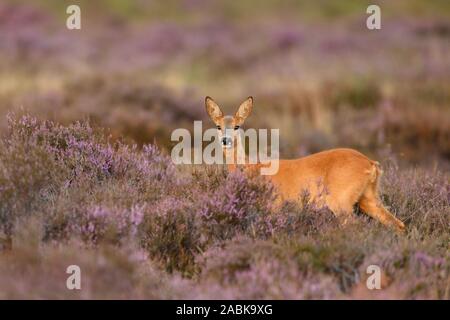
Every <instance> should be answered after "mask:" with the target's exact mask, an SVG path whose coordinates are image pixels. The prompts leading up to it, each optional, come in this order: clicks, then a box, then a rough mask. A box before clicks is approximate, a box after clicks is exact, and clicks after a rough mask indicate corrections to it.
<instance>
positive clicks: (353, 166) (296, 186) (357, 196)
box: [205, 97, 405, 232]
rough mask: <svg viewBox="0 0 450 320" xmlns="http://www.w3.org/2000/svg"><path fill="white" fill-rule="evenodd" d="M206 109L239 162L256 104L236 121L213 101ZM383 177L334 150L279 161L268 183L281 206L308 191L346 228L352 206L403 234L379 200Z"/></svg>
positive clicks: (248, 103) (361, 158)
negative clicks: (245, 125) (244, 130)
mask: <svg viewBox="0 0 450 320" xmlns="http://www.w3.org/2000/svg"><path fill="white" fill-rule="evenodd" d="M205 105H206V111H207V113H208V115H209V116H210V118H211V119H212V121H213V122H214V123H215V124H216V126H217V129H218V136H219V139H220V140H219V141H220V142H221V145H222V149H223V152H224V154H225V156H226V157H231V158H234V159H236V157H237V154H238V152H237V150H238V149H239V148H243V145H242V141H241V137H240V135H239V134H236V132H237V130H238V129H239V128H240V126H241V125H242V124H243V123H244V121H245V119H246V118H247V117H248V116H249V115H250V113H251V111H252V108H253V98H252V97H249V98H247V99H246V100H245V101H244V102H243V103H242V104H241V105H240V106H239V109H238V111H237V112H236V114H235V115H234V116H224V114H223V113H222V111H221V110H220V108H219V106H218V105H217V104H216V103H215V102H214V100H213V99H211V98H210V97H206V99H205ZM230 132H231V134H230ZM241 152H242V153H243V154H245V153H244V152H243V151H241ZM245 157H246V158H247V156H245ZM236 163H237V161H232V163H227V165H228V169H229V170H230V171H233V170H236ZM257 167H261V164H248V161H245V164H244V170H245V171H247V170H249V169H250V170H251V169H252V168H253V169H254V168H257ZM381 174H382V171H381V169H380V165H379V163H378V162H377V161H373V160H371V159H369V158H368V157H366V156H365V155H363V154H362V153H360V152H358V151H356V150H352V149H331V150H327V151H322V152H319V153H316V154H312V155H309V156H306V157H303V158H299V159H285V160H281V159H280V160H279V164H278V172H277V173H275V174H274V175H270V176H269V175H268V176H266V177H267V178H268V179H270V180H271V182H272V184H273V185H274V187H275V189H276V191H277V194H278V199H277V200H278V201H280V202H282V201H283V200H294V201H297V200H299V199H300V195H301V192H305V191H306V192H307V193H308V195H309V197H310V201H314V202H317V201H323V202H322V203H323V204H325V205H326V206H327V207H328V208H329V209H330V210H331V211H332V212H333V213H334V214H335V215H336V216H337V217H338V218H340V219H342V221H344V222H345V221H346V220H347V219H348V218H350V217H351V215H352V213H353V206H354V205H355V204H359V206H360V208H361V210H362V211H364V212H365V213H366V214H368V215H369V216H371V217H372V218H374V219H376V220H378V221H379V222H381V223H382V224H384V225H387V226H390V227H393V228H394V229H396V230H397V231H400V232H402V231H404V229H405V225H404V224H403V222H401V221H400V220H398V219H397V218H396V217H394V215H392V214H391V213H390V212H389V211H388V210H386V209H385V208H384V206H383V204H382V203H381V200H380V197H379V194H378V187H379V181H380V176H381ZM322 190H325V192H322Z"/></svg>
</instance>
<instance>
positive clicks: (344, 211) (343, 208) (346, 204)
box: [327, 198, 353, 225]
mask: <svg viewBox="0 0 450 320" xmlns="http://www.w3.org/2000/svg"><path fill="white" fill-rule="evenodd" d="M327 207H328V209H330V210H331V211H332V212H333V213H334V215H335V216H336V217H337V218H338V220H339V222H340V223H341V224H342V225H346V224H347V223H349V222H350V221H351V220H352V217H353V205H352V204H351V202H350V201H346V200H342V199H330V198H329V199H327Z"/></svg>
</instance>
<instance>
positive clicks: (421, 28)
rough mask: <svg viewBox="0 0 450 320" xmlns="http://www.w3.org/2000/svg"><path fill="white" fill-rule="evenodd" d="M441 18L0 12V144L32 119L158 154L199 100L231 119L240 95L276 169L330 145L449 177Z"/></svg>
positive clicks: (352, 0)
mask: <svg viewBox="0 0 450 320" xmlns="http://www.w3.org/2000/svg"><path fill="white" fill-rule="evenodd" d="M374 3H376V4H378V5H379V6H380V7H381V16H382V18H381V30H373V31H372V30H368V29H367V28H366V19H367V17H368V14H367V13H366V9H367V6H368V5H369V4H374ZM71 4H78V5H79V6H80V7H81V26H82V28H81V30H68V29H67V28H66V19H67V17H68V16H69V15H68V14H67V13H66V8H67V6H69V5H71ZM449 18H450V1H448V0H433V1H423V0H396V1H387V0H386V1H357V0H348V1H343V0H340V1H332V0H329V1H327V0H319V1H303V0H285V1H275V0H259V1H225V0H212V1H207V0H177V1H175V0H165V1H143V0H133V1H120V0H109V1H106V0H97V1H87V0H86V1H75V0H71V1H62V0H34V1H21V0H14V1H11V0H2V2H1V4H0V131H4V130H6V114H7V113H8V112H10V111H15V112H18V113H20V112H30V113H32V114H36V115H38V116H39V117H41V118H48V119H53V120H57V121H58V122H61V123H63V124H66V123H70V122H73V121H75V120H78V119H90V120H91V122H92V123H93V124H94V125H97V126H101V127H106V128H108V130H109V132H110V134H111V135H112V137H113V138H119V137H123V139H125V141H128V142H130V143H134V142H136V143H138V144H143V143H148V142H153V141H156V143H157V144H158V145H159V146H161V147H162V148H163V149H166V150H170V147H171V142H170V134H171V132H172V130H173V129H175V128H180V127H186V128H191V127H192V123H193V121H194V120H208V119H207V115H206V113H205V111H204V105H203V103H204V102H203V101H204V96H206V95H210V96H212V97H213V98H214V99H215V100H216V101H217V102H218V103H219V105H221V106H222V108H223V110H224V111H225V112H227V113H234V111H235V109H236V108H237V106H238V105H239V104H240V102H241V101H243V100H244V99H245V98H246V97H247V96H249V95H252V96H254V98H255V108H254V112H253V115H252V116H251V117H250V118H249V119H248V122H247V127H255V128H280V135H281V136H280V143H281V150H280V152H281V155H282V156H283V157H286V158H287V157H298V156H303V155H306V154H309V153H312V152H316V151H320V150H323V149H326V148H332V147H336V146H342V147H352V148H357V149H359V150H361V151H363V152H365V153H367V154H368V155H370V156H372V157H377V158H380V160H383V157H386V156H387V155H389V154H395V155H396V156H397V157H398V158H399V159H400V162H401V163H402V164H403V165H408V166H409V165H420V166H424V167H435V166H439V167H441V168H444V169H445V168H450V41H449V40H450V19H449ZM208 121H209V120H208ZM208 123H209V122H208ZM209 124H210V125H211V126H212V123H209Z"/></svg>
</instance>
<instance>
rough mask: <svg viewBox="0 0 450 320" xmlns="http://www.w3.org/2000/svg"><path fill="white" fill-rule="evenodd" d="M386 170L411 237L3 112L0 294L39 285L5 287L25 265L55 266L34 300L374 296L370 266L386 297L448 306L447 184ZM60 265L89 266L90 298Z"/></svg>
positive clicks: (389, 193) (92, 132)
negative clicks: (67, 280)
mask: <svg viewBox="0 0 450 320" xmlns="http://www.w3.org/2000/svg"><path fill="white" fill-rule="evenodd" d="M386 163H387V165H388V167H387V168H386V169H387V170H386V173H385V179H384V180H383V182H384V185H383V190H384V193H383V197H384V198H385V202H386V204H387V205H389V207H390V208H391V210H392V211H393V212H394V213H395V214H396V215H397V216H399V217H400V218H401V219H402V220H404V221H406V222H407V224H408V232H407V234H406V235H397V234H395V233H394V232H393V231H392V230H388V229H386V228H385V227H383V226H380V225H379V224H378V223H377V222H375V221H371V220H370V219H369V218H368V217H366V216H364V215H356V216H355V220H354V221H352V222H351V223H350V224H347V225H345V226H341V225H340V224H339V223H338V222H337V221H336V219H335V218H334V217H333V215H332V213H331V212H330V211H328V210H326V209H323V208H316V207H315V206H313V205H310V206H308V205H306V206H300V205H298V204H295V203H286V204H284V205H283V206H282V207H276V206H273V205H272V202H273V199H274V198H273V197H274V191H273V188H271V186H270V185H268V184H267V183H264V181H263V180H262V179H261V177H259V176H246V175H244V174H243V173H242V172H239V171H237V172H233V173H228V172H227V171H225V170H223V169H222V168H220V167H209V166H200V167H196V168H192V169H191V170H184V169H182V168H178V167H175V165H173V164H172V162H171V160H170V158H169V157H168V156H167V155H165V154H164V153H163V152H161V151H160V150H159V148H158V147H157V146H156V145H153V144H148V145H145V146H143V147H142V148H138V147H137V146H128V145H124V144H123V143H122V142H119V141H114V142H112V141H111V140H110V138H109V137H108V136H107V135H105V134H104V131H103V130H101V129H100V128H93V127H92V126H91V125H90V124H89V123H87V122H77V123H74V124H72V125H69V126H62V125H59V124H57V123H54V122H52V121H49V120H40V119H36V118H34V117H32V116H29V115H24V116H21V117H19V116H16V115H10V116H9V130H8V133H7V134H6V135H5V136H4V137H3V138H2V143H1V152H0V165H1V168H2V170H1V175H0V179H1V182H2V184H1V185H2V193H1V211H0V212H1V216H0V217H1V221H2V224H1V225H2V235H3V236H2V238H5V239H6V238H11V239H12V248H9V250H8V248H4V253H2V255H1V257H0V259H1V260H2V263H1V265H2V274H4V275H5V276H2V282H4V286H3V287H5V288H7V289H6V291H4V293H3V295H4V296H3V297H5V298H8V297H24V296H22V295H21V294H20V286H21V285H25V286H26V285H29V284H27V282H26V281H31V282H33V283H34V280H32V279H33V275H32V273H31V272H30V273H26V279H25V280H21V281H22V282H23V283H22V284H20V285H19V284H16V283H15V282H14V281H11V280H8V278H9V279H14V278H15V277H17V273H18V272H25V271H20V269H19V270H16V269H15V268H12V266H13V265H19V266H20V268H31V269H30V270H33V272H40V271H39V270H41V269H42V268H47V267H49V268H51V269H52V271H51V275H50V278H46V279H47V280H46V281H49V284H48V286H46V285H45V284H44V283H38V284H37V288H38V291H37V293H34V294H35V295H36V296H35V297H41V298H42V297H46V298H50V297H57V298H62V297H64V298H68V297H69V298H70V297H72V298H87V297H91V298H110V297H118V298H237V299H250V298H251V299H265V298H273V299H323V298H351V297H354V298H372V297H377V295H376V293H373V292H370V291H368V290H367V289H366V290H363V289H361V286H363V285H364V277H365V276H366V273H365V268H366V267H367V266H368V265H370V264H377V265H380V267H382V268H383V272H384V275H383V277H385V278H386V281H387V283H386V284H384V285H385V286H386V289H385V290H382V291H380V292H379V293H378V294H379V295H380V296H381V297H387V298H439V299H442V298H448V272H449V271H450V270H449V266H450V261H449V259H450V256H449V255H448V243H449V240H450V238H449V234H448V227H449V218H450V217H449V205H450V204H449V201H450V199H449V197H448V194H449V184H448V176H446V173H444V172H439V171H436V172H433V174H430V173H428V172H422V171H420V170H417V169H414V170H401V169H399V168H398V167H396V166H395V161H394V160H392V159H391V160H389V161H386ZM305 196H307V195H305ZM4 241H5V243H6V240H4ZM66 261H72V262H76V263H80V264H82V266H81V267H82V268H86V269H87V273H88V276H87V277H88V278H89V280H88V283H89V284H90V286H91V285H92V287H89V288H88V289H87V292H84V291H82V292H80V293H79V294H78V293H75V294H71V293H69V292H68V291H66V290H65V289H63V288H62V284H61V283H59V282H61V280H60V279H61V277H63V274H64V271H65V270H64V268H62V267H61V266H62V265H64V263H65V262H66ZM100 261H103V262H100ZM104 264H106V265H105V267H102V265H104ZM103 268H106V271H105V272H108V275H104V276H102V277H99V278H98V277H97V276H96V274H97V273H98V272H101V271H100V270H103ZM27 270H28V269H27ZM28 277H29V279H28ZM91 277H92V278H91ZM104 277H106V278H104ZM107 277H111V278H112V279H115V280H117V283H116V284H114V285H112V287H111V288H109V287H108V280H107ZM27 279H28V280H27ZM58 279H59V280H58ZM31 282H30V283H31ZM63 284H64V283H63ZM147 286H149V287H147ZM50 287H54V288H55V290H56V291H55V290H51V291H47V289H48V288H50ZM107 288H108V289H107ZM124 288H126V290H127V291H126V292H127V293H126V294H124V293H123V290H124ZM186 288H189V290H186ZM83 292H84V293H83ZM372 295H373V296H372Z"/></svg>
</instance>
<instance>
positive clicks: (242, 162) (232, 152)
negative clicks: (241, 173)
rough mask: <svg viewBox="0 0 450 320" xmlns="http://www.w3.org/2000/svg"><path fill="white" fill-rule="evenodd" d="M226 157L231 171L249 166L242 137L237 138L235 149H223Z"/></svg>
mask: <svg viewBox="0 0 450 320" xmlns="http://www.w3.org/2000/svg"><path fill="white" fill-rule="evenodd" d="M223 152H224V156H225V163H226V164H227V167H228V170H229V171H234V170H236V169H237V168H238V167H239V166H243V167H244V168H245V167H247V165H248V156H247V155H246V154H245V149H244V146H243V144H242V140H241V137H240V135H237V136H236V140H235V144H234V147H233V148H230V149H223Z"/></svg>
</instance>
